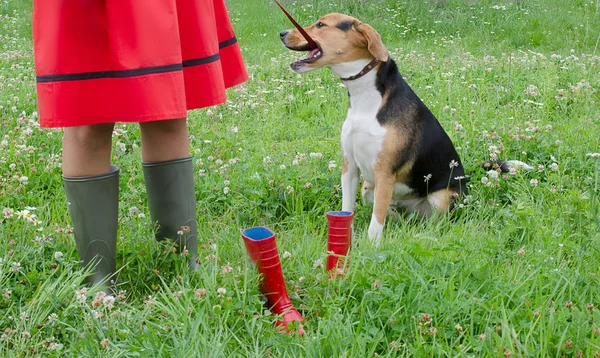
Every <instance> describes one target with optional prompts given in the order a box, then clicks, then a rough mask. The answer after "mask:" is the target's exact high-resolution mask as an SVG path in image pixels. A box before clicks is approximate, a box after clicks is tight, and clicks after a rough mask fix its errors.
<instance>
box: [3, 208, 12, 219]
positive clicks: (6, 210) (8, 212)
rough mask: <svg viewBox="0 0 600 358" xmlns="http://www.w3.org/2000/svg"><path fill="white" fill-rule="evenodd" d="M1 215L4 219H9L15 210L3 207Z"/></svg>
mask: <svg viewBox="0 0 600 358" xmlns="http://www.w3.org/2000/svg"><path fill="white" fill-rule="evenodd" d="M2 216H3V217H4V218H5V219H10V218H12V217H13V216H15V211H14V210H13V209H11V208H4V209H2Z"/></svg>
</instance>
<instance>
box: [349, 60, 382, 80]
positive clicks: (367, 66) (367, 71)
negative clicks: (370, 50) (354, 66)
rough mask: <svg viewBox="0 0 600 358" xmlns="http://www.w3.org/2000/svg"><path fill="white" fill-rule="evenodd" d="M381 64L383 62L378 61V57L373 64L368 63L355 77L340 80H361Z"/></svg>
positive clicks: (372, 61)
mask: <svg viewBox="0 0 600 358" xmlns="http://www.w3.org/2000/svg"><path fill="white" fill-rule="evenodd" d="M379 62H381V60H380V59H378V58H377V57H375V58H374V59H372V60H371V62H369V63H367V65H366V66H365V67H363V69H362V70H361V71H360V72H359V73H357V74H355V75H354V76H350V77H346V78H340V79H341V80H342V81H353V80H356V79H359V78H361V77H362V76H364V75H366V74H367V73H369V72H371V70H372V69H374V68H375V67H377V65H378V64H379Z"/></svg>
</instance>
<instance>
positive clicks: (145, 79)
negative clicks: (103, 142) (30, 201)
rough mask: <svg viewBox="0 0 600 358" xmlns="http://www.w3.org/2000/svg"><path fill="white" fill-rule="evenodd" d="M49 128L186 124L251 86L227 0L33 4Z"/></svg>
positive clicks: (41, 99)
mask: <svg viewBox="0 0 600 358" xmlns="http://www.w3.org/2000/svg"><path fill="white" fill-rule="evenodd" d="M33 38H34V53H35V66H36V75H37V94H38V107H39V109H38V110H39V115H40V125H41V126H42V127H69V126H81V125H90V124H99V123H114V122H146V121H155V120H164V119H176V118H185V117H186V116H187V110H188V109H193V108H202V107H207V106H212V105H216V104H220V103H223V102H225V100H226V93H225V90H226V89H227V88H229V87H232V86H235V85H237V84H240V83H242V82H244V81H246V80H247V79H248V74H247V72H246V68H245V66H244V62H243V60H242V56H241V52H240V47H239V45H238V43H237V40H236V38H235V34H234V32H233V27H232V25H231V22H230V20H229V15H228V13H227V8H226V7H225V3H224V1H223V0H143V1H123V0H58V1H48V0H34V10H33Z"/></svg>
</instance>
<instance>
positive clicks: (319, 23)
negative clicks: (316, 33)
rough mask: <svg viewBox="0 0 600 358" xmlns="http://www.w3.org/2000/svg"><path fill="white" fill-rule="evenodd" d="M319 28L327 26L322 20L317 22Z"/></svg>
mask: <svg viewBox="0 0 600 358" xmlns="http://www.w3.org/2000/svg"><path fill="white" fill-rule="evenodd" d="M315 26H316V27H317V28H318V29H319V28H321V27H323V26H325V24H324V23H322V22H321V21H319V22H317V24H316V25H315Z"/></svg>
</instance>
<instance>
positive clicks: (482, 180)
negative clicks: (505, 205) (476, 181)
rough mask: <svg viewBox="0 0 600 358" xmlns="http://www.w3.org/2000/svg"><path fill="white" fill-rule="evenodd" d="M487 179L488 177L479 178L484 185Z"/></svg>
mask: <svg viewBox="0 0 600 358" xmlns="http://www.w3.org/2000/svg"><path fill="white" fill-rule="evenodd" d="M488 181H489V179H488V177H483V178H481V184H484V185H485V184H487V183H488Z"/></svg>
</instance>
